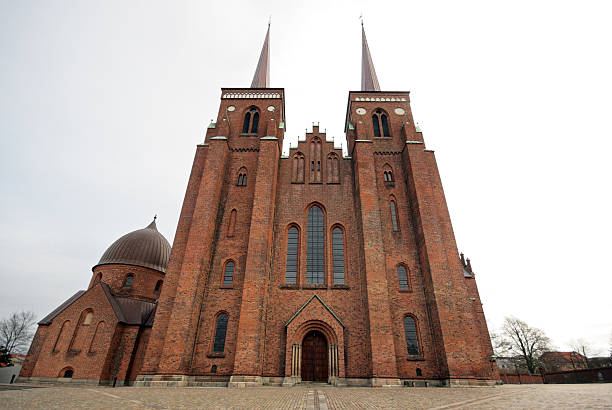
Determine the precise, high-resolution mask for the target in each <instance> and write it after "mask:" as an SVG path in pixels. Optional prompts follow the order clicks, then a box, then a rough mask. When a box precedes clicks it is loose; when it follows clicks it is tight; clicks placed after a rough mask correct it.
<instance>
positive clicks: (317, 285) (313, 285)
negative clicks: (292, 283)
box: [302, 283, 327, 289]
mask: <svg viewBox="0 0 612 410" xmlns="http://www.w3.org/2000/svg"><path fill="white" fill-rule="evenodd" d="M302 289H327V285H326V284H324V283H308V284H305V285H303V286H302Z"/></svg>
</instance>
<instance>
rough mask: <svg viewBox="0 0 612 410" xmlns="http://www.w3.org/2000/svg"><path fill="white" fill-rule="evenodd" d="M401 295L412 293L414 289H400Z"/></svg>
mask: <svg viewBox="0 0 612 410" xmlns="http://www.w3.org/2000/svg"><path fill="white" fill-rule="evenodd" d="M399 293H412V289H400V290H399Z"/></svg>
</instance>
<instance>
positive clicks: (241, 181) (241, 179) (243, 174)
mask: <svg viewBox="0 0 612 410" xmlns="http://www.w3.org/2000/svg"><path fill="white" fill-rule="evenodd" d="M246 184H247V170H246V168H245V167H242V168H240V170H239V171H238V183H237V184H236V185H238V186H246Z"/></svg>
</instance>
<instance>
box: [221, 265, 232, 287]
mask: <svg viewBox="0 0 612 410" xmlns="http://www.w3.org/2000/svg"><path fill="white" fill-rule="evenodd" d="M233 282H234V262H232V261H229V262H228V263H226V264H225V273H224V274H223V286H232V284H233Z"/></svg>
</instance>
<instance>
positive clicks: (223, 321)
mask: <svg viewBox="0 0 612 410" xmlns="http://www.w3.org/2000/svg"><path fill="white" fill-rule="evenodd" d="M226 333H227V315H226V314H225V313H221V314H220V315H219V316H218V317H217V326H216V327H215V339H214V342H213V352H214V353H223V351H224V350H225V334H226Z"/></svg>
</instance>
